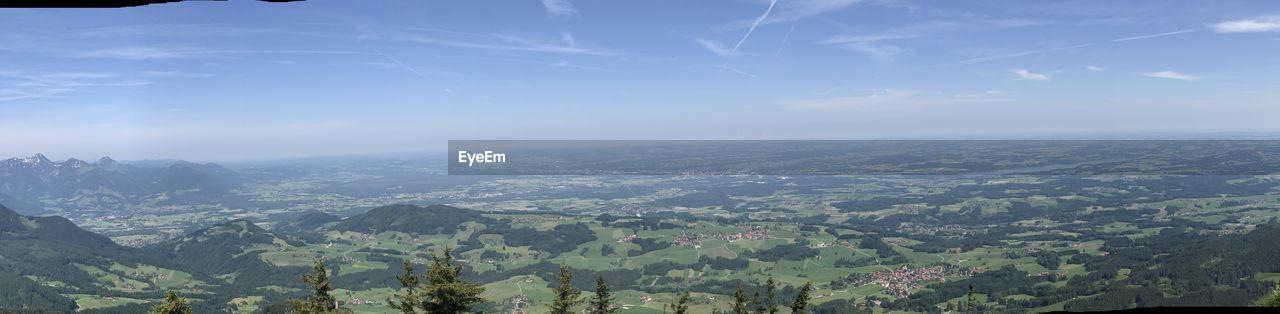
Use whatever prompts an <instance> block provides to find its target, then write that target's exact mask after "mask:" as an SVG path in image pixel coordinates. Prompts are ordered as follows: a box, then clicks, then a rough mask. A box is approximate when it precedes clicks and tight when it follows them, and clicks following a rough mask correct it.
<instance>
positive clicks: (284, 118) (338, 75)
mask: <svg viewBox="0 0 1280 314" xmlns="http://www.w3.org/2000/svg"><path fill="white" fill-rule="evenodd" d="M375 3H376V4H375ZM0 28H3V29H5V31H4V32H0V158H3V157H10V156H29V155H32V154H35V153H43V154H45V155H48V156H49V157H50V158H54V159H64V158H69V157H75V158H81V159H88V160H95V159H97V158H98V157H100V156H112V157H114V158H117V159H162V158H180V159H188V160H196V161H232V160H254V159H272V158H290V157H306V156H328V155H350V154H366V153H389V152H405V151H431V150H443V149H444V144H445V141H446V140H451V139H452V140H461V139H867V138H953V137H969V138H1001V137H1019V136H1037V135H1045V134H1056V135H1062V134H1066V135H1068V136H1072V135H1079V136H1093V135H1098V134H1147V133H1160V132H1173V133H1178V134H1194V133H1209V132H1245V133H1250V132H1256V133H1273V132H1280V123H1277V119H1276V118H1277V117H1280V88H1277V86H1280V53H1276V52H1277V51H1280V2H1278V1H1176V0H1175V1H1171V0H1134V1H1024V0H1016V1H999V0H997V1H992V0H947V1H915V0H824V1H819V0H722V1H687V0H651V1H586V0H540V1H539V0H530V1H393V0H388V1H377V2H370V1H316V0H313V1H305V2H290V3H263V2H256V1H230V2H183V3H170V4H161V5H149V6H144V7H136V8H128V9H43V10H41V9H0Z"/></svg>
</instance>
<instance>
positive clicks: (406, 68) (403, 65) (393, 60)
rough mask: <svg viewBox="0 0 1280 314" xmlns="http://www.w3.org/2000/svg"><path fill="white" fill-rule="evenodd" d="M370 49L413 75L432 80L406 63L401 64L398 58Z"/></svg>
mask: <svg viewBox="0 0 1280 314" xmlns="http://www.w3.org/2000/svg"><path fill="white" fill-rule="evenodd" d="M369 49H370V50H373V52H376V53H378V55H380V56H382V57H383V58H387V60H391V62H395V63H396V64H399V65H400V66H402V67H404V69H405V70H409V72H413V74H417V75H418V76H419V77H422V78H424V79H430V78H429V77H427V75H426V74H422V72H418V69H414V68H413V67H412V66H409V65H408V64H405V63H404V62H400V60H398V59H396V58H392V57H391V56H389V55H387V54H385V53H382V51H381V50H378V49H373V48H369Z"/></svg>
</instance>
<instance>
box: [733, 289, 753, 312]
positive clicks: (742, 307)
mask: <svg viewBox="0 0 1280 314" xmlns="http://www.w3.org/2000/svg"><path fill="white" fill-rule="evenodd" d="M750 313H751V308H750V307H748V306H747V293H746V292H745V291H742V287H738V290H737V291H734V292H733V314H750Z"/></svg>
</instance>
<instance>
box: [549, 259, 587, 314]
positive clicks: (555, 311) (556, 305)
mask: <svg viewBox="0 0 1280 314" xmlns="http://www.w3.org/2000/svg"><path fill="white" fill-rule="evenodd" d="M556 281H557V285H556V288H555V294H556V299H555V301H552V303H551V314H571V313H573V307H574V306H577V305H578V304H582V299H581V298H579V296H580V295H582V290H578V289H574V288H573V284H572V283H573V272H571V271H569V266H565V265H560V274H558V275H556Z"/></svg>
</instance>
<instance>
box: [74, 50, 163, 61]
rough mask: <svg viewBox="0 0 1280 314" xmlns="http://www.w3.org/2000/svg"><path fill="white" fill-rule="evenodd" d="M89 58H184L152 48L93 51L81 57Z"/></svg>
mask: <svg viewBox="0 0 1280 314" xmlns="http://www.w3.org/2000/svg"><path fill="white" fill-rule="evenodd" d="M80 56H81V57H88V58H108V59H127V60H149V59H169V58H181V57H184V55H183V54H182V53H179V52H177V51H174V50H169V49H159V48H152V47H120V48H108V49H100V50H93V51H89V52H85V53H83V54H81V55H80Z"/></svg>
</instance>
